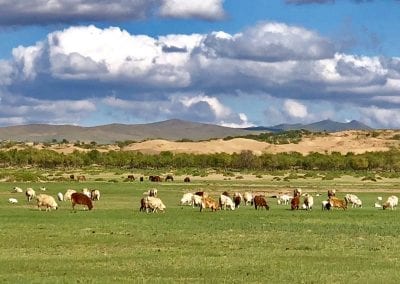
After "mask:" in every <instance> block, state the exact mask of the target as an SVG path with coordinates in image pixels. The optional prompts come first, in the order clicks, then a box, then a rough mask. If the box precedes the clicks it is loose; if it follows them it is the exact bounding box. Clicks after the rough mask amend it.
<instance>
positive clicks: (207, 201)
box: [200, 196, 219, 212]
mask: <svg viewBox="0 0 400 284" xmlns="http://www.w3.org/2000/svg"><path fill="white" fill-rule="evenodd" d="M203 208H210V209H211V211H217V210H218V209H219V204H218V203H217V202H216V201H215V200H214V199H212V198H211V197H208V196H203V198H202V200H201V206H200V212H202V211H203Z"/></svg>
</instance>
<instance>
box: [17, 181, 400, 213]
mask: <svg viewBox="0 0 400 284" xmlns="http://www.w3.org/2000/svg"><path fill="white" fill-rule="evenodd" d="M39 190H40V191H41V192H42V193H40V194H36V192H35V190H34V189H33V188H27V189H26V190H25V196H26V198H27V201H28V202H30V201H32V200H33V199H36V201H37V207H38V209H39V210H41V209H42V208H45V209H46V211H50V210H52V209H57V208H58V204H57V202H56V200H55V198H54V197H52V196H51V195H48V194H45V193H43V192H45V191H46V188H44V187H40V189H39ZM13 192H16V193H23V192H24V191H23V190H22V189H21V188H19V187H14V188H13ZM143 195H144V197H143V198H141V200H140V208H139V211H143V212H147V213H149V212H158V211H161V212H164V211H165V209H166V206H165V204H164V203H163V201H162V200H161V199H160V198H159V197H158V196H157V189H155V188H153V189H150V190H148V191H146V192H144V193H143ZM316 196H320V194H316ZM272 197H273V198H276V199H277V204H278V205H290V208H291V209H292V210H298V209H304V210H311V209H313V207H314V197H313V196H312V195H311V194H309V193H302V190H301V189H299V188H296V189H294V191H293V194H289V193H280V194H278V195H274V196H272ZM57 200H58V201H59V202H62V201H70V202H71V204H72V209H73V210H75V206H76V205H77V204H79V205H83V206H86V207H87V209H88V210H91V209H92V208H93V201H98V200H100V191H99V190H97V189H92V190H89V189H87V188H84V189H83V190H82V191H81V192H77V191H76V190H73V189H68V190H67V191H66V192H65V193H64V194H63V193H61V192H59V193H58V194H57ZM381 201H382V197H378V198H377V202H375V204H374V207H376V208H382V209H387V208H390V209H392V210H393V209H395V208H396V207H397V205H398V197H397V196H395V195H392V196H389V197H388V199H387V200H386V201H385V202H383V203H382V204H381ZM9 202H10V203H17V202H18V200H17V199H16V198H9ZM241 204H244V205H245V206H247V205H251V206H254V207H255V209H260V208H265V209H266V210H269V209H270V206H269V204H268V201H267V199H266V197H265V194H264V193H250V192H244V193H243V194H242V193H240V192H234V193H229V192H227V191H225V192H223V193H222V194H221V195H219V197H218V199H217V200H216V199H214V198H212V197H211V196H209V195H208V194H207V193H206V192H204V191H198V192H195V193H185V194H183V196H182V198H181V200H180V205H181V206H185V205H188V206H192V207H199V208H200V212H201V211H203V210H204V209H207V208H209V209H211V211H217V210H220V209H223V210H235V209H237V208H239V207H240V205H241ZM362 204H363V203H362V201H361V200H360V198H359V197H358V196H357V195H355V194H346V195H345V197H344V198H343V199H340V198H338V197H336V191H335V190H328V198H327V199H326V200H323V201H322V203H321V208H322V210H331V209H332V208H341V209H344V210H345V209H347V208H348V206H351V207H353V208H354V207H362Z"/></svg>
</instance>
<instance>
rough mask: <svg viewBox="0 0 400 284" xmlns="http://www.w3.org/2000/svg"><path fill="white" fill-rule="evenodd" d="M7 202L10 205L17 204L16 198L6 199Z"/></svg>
mask: <svg viewBox="0 0 400 284" xmlns="http://www.w3.org/2000/svg"><path fill="white" fill-rule="evenodd" d="M8 202H10V203H11V204H16V203H18V200H17V199H16V198H12V197H11V198H9V199H8Z"/></svg>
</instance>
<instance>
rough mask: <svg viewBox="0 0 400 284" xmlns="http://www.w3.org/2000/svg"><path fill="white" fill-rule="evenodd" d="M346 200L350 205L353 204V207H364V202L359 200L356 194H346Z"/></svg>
mask: <svg viewBox="0 0 400 284" xmlns="http://www.w3.org/2000/svg"><path fill="white" fill-rule="evenodd" d="M344 199H345V200H346V202H347V203H348V204H349V203H350V204H351V207H352V208H354V207H362V201H361V200H360V198H358V196H357V195H354V194H349V193H348V194H346V195H345V196H344Z"/></svg>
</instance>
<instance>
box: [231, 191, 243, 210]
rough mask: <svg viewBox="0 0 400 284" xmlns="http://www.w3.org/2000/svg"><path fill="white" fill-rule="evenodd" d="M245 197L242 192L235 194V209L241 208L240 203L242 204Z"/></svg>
mask: <svg viewBox="0 0 400 284" xmlns="http://www.w3.org/2000/svg"><path fill="white" fill-rule="evenodd" d="M242 200H243V196H242V194H241V193H240V192H235V193H234V194H233V202H234V203H235V207H236V208H239V206H240V203H242Z"/></svg>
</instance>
